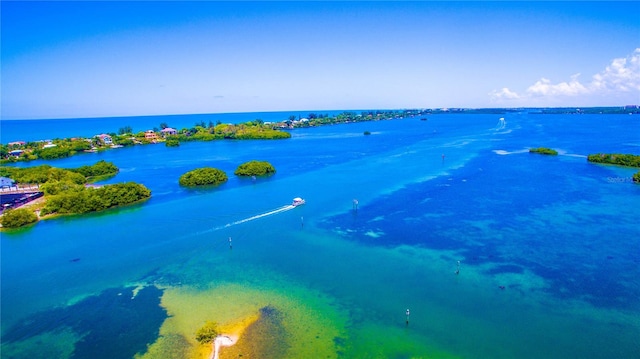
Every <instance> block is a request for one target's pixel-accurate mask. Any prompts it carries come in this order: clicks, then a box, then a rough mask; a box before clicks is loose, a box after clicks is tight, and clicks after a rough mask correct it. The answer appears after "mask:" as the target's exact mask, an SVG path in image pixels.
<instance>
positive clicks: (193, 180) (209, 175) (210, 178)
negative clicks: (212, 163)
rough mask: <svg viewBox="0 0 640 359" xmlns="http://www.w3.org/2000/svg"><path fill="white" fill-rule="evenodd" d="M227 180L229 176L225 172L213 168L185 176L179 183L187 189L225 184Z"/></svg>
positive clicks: (205, 168) (196, 170)
mask: <svg viewBox="0 0 640 359" xmlns="http://www.w3.org/2000/svg"><path fill="white" fill-rule="evenodd" d="M227 180H228V178H227V174H226V173H225V172H224V171H222V170H220V169H217V168H213V167H203V168H197V169H195V170H192V171H189V172H187V173H185V174H183V175H182V176H180V179H179V180H178V183H180V185H181V186H185V187H194V186H211V185H218V184H221V183H224V182H226V181H227Z"/></svg>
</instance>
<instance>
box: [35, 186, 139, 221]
mask: <svg viewBox="0 0 640 359" xmlns="http://www.w3.org/2000/svg"><path fill="white" fill-rule="evenodd" d="M149 197H151V191H150V190H149V189H148V188H147V187H145V186H144V185H142V184H139V183H135V182H127V183H117V184H110V185H105V186H102V187H98V188H94V187H85V186H70V187H68V188H66V189H65V190H62V191H59V192H57V193H56V194H54V195H50V196H49V197H48V198H47V202H46V204H45V206H44V208H42V211H41V212H40V213H42V214H43V215H46V214H51V213H57V214H75V213H87V212H96V211H102V210H105V209H108V208H111V207H116V206H123V205H127V204H131V203H135V202H139V201H141V200H144V199H147V198H149Z"/></svg>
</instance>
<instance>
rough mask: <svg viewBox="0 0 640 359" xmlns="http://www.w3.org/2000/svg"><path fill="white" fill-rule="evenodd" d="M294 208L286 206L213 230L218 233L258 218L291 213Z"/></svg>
mask: <svg viewBox="0 0 640 359" xmlns="http://www.w3.org/2000/svg"><path fill="white" fill-rule="evenodd" d="M294 208H296V206H294V205H292V204H289V205H286V206H283V207H280V208H276V209H274V210H271V211H269V212H265V213H262V214H258V215H256V216H252V217H249V218H245V219H241V220H239V221H235V222H231V223H227V224H225V225H224V226H220V227H216V228H214V229H213V230H214V231H217V230H219V229H223V228H229V227H231V226H235V225H238V224H242V223H246V222H250V221H254V220H256V219H258V218H262V217H267V216H272V215H274V214H278V213H282V212H286V211H290V210H292V209H294Z"/></svg>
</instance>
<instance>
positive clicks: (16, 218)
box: [0, 208, 38, 228]
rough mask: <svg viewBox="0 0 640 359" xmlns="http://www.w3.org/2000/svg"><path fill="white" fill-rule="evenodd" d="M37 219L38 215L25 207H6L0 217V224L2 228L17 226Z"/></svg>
mask: <svg viewBox="0 0 640 359" xmlns="http://www.w3.org/2000/svg"><path fill="white" fill-rule="evenodd" d="M37 221H38V216H36V214H35V213H33V212H32V211H31V210H29V209H26V208H17V209H8V210H6V211H4V213H3V214H2V218H0V224H2V227H4V228H18V227H22V226H26V225H28V224H31V223H35V222H37Z"/></svg>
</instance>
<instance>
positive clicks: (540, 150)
mask: <svg viewBox="0 0 640 359" xmlns="http://www.w3.org/2000/svg"><path fill="white" fill-rule="evenodd" d="M529 153H539V154H541V155H552V156H556V155H557V154H558V151H556V150H554V149H551V148H547V147H538V148H531V149H529Z"/></svg>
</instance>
